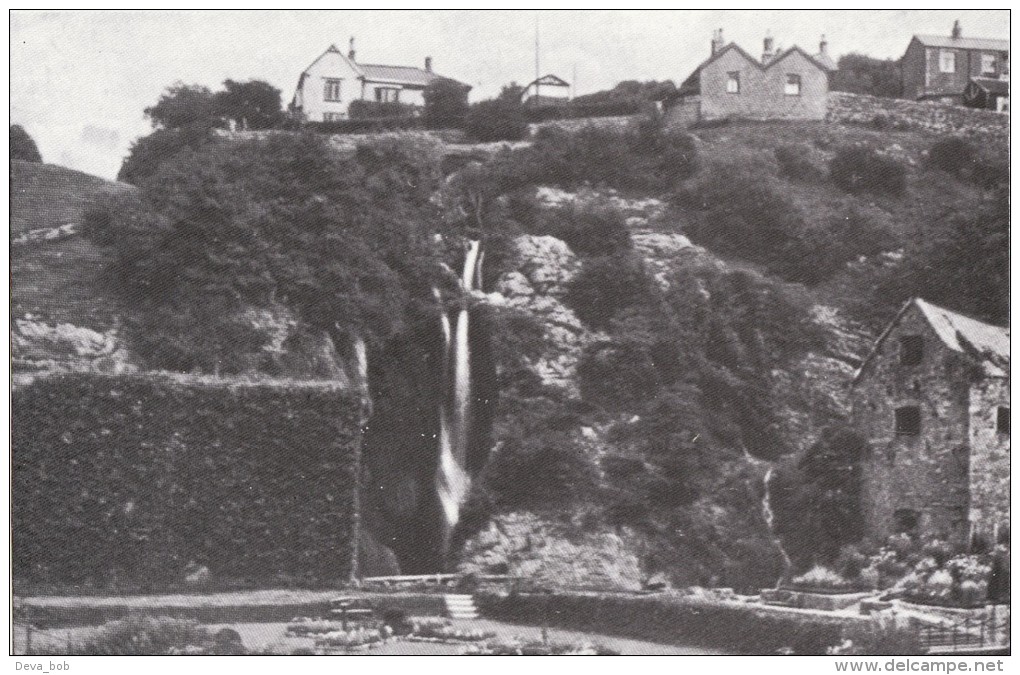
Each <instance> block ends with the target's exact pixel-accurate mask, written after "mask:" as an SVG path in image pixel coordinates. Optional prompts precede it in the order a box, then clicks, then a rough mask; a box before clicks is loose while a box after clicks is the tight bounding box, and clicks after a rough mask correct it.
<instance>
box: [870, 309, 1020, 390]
mask: <svg viewBox="0 0 1020 675" xmlns="http://www.w3.org/2000/svg"><path fill="white" fill-rule="evenodd" d="M911 307H916V308H917V309H918V310H919V311H920V312H921V315H922V316H924V318H925V320H926V321H927V322H928V324H929V325H930V326H931V328H932V330H933V331H934V332H935V334H936V335H937V336H938V337H939V339H940V340H942V343H943V344H944V345H945V346H946V347H948V348H949V349H951V350H953V351H954V352H959V353H961V354H967V355H969V356H971V357H972V358H974V359H976V360H977V361H979V362H980V364H981V366H982V369H983V370H984V372H985V374H986V375H989V376H991V377H1006V376H1008V375H1009V328H1003V327H1001V326H993V325H992V324H989V323H985V322H983V321H978V320H977V319H972V318H970V317H969V316H964V315H963V314H960V313H958V312H954V311H952V310H948V309H946V308H944V307H939V306H938V305H933V304H931V303H930V302H928V301H927V300H922V299H921V298H911V299H910V300H908V301H907V303H906V304H905V305H903V308H902V309H901V310H900V312H899V314H897V315H896V318H895V319H893V320H892V322H891V323H890V324H889V326H888V327H887V328H886V329H885V331H884V332H883V333H882V335H881V337H879V338H878V340H877V341H876V342H875V347H874V348H873V349H872V351H871V353H870V354H869V355H868V357H867V358H866V359H864V362H863V363H861V367H860V368H859V369H858V370H857V373H856V374H855V375H854V383H856V382H857V381H858V380H859V379H860V378H861V375H862V374H863V373H864V368H865V366H867V365H868V363H869V362H870V361H871V360H872V358H874V356H875V354H877V353H878V349H879V347H881V346H882V343H883V342H885V339H886V338H887V337H888V336H889V333H891V332H892V329H893V328H894V327H895V326H896V325H897V324H898V323H899V322H900V319H902V318H903V315H904V314H906V312H907V310H909V309H910V308H911Z"/></svg>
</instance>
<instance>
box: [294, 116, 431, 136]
mask: <svg viewBox="0 0 1020 675" xmlns="http://www.w3.org/2000/svg"><path fill="white" fill-rule="evenodd" d="M304 128H305V129H311V130H312V131H315V132H318V133H320V134H379V133H383V132H387V131H409V130H412V129H421V128H422V121H421V119H420V118H417V117H410V116H408V115H398V116H396V117H363V118H361V119H348V120H338V121H335V122H308V123H307V124H305V125H304Z"/></svg>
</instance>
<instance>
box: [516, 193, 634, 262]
mask: <svg viewBox="0 0 1020 675" xmlns="http://www.w3.org/2000/svg"><path fill="white" fill-rule="evenodd" d="M517 206H518V207H519V206H520V204H519V202H518V203H517ZM517 217H518V218H520V217H522V216H521V214H520V213H518V214H517ZM524 217H527V216H524ZM534 221H537V222H535V224H533V225H532V227H528V228H526V229H527V231H528V232H530V233H531V234H539V235H550V236H553V237H556V238H557V239H562V240H563V241H565V242H566V243H567V245H568V246H570V250H572V251H573V252H574V253H577V254H578V255H582V256H604V255H615V254H618V253H623V252H624V251H627V250H628V249H630V247H631V241H630V231H629V230H628V229H627V218H626V216H625V215H624V213H623V212H622V211H621V210H620V209H619V208H618V207H616V206H615V205H613V203H612V202H610V201H608V200H585V199H578V200H575V201H573V202H571V203H570V204H568V205H566V206H562V207H560V208H556V209H549V210H545V211H542V212H541V213H539V214H536V215H535V217H534ZM534 221H533V222H534Z"/></svg>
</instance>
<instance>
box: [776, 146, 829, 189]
mask: <svg viewBox="0 0 1020 675" xmlns="http://www.w3.org/2000/svg"><path fill="white" fill-rule="evenodd" d="M776 163H777V164H779V173H780V174H781V175H783V176H785V177H787V178H790V179H792V180H799V181H804V182H816V181H820V180H823V179H824V178H825V172H824V171H822V169H821V168H820V167H819V166H818V165H816V164H815V163H814V162H812V161H811V156H810V152H809V150H808V148H807V147H806V146H803V145H781V146H779V147H778V148H776Z"/></svg>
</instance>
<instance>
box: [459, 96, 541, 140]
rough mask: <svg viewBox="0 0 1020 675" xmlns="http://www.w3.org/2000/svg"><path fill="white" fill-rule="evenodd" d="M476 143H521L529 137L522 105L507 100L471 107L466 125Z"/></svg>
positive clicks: (477, 104) (484, 102) (486, 102)
mask: <svg viewBox="0 0 1020 675" xmlns="http://www.w3.org/2000/svg"><path fill="white" fill-rule="evenodd" d="M464 126H465V130H466V131H467V133H468V135H469V136H471V137H472V138H473V139H475V140H476V141H481V142H482V143H489V142H492V141H519V140H520V139H522V138H524V137H525V136H527V135H528V123H527V121H526V120H525V119H524V109H523V107H522V106H521V105H520V103H516V102H513V101H507V100H490V101H481V102H479V103H476V104H474V105H473V106H471V109H470V110H469V111H468V114H467V119H466V120H465V123H464Z"/></svg>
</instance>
